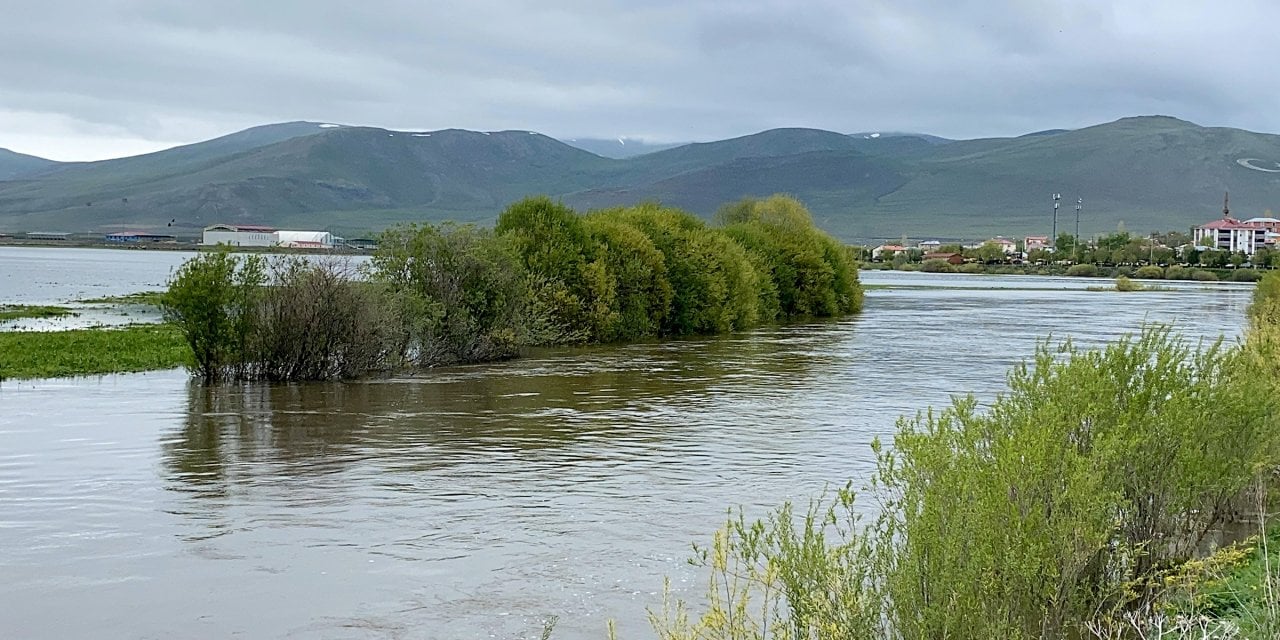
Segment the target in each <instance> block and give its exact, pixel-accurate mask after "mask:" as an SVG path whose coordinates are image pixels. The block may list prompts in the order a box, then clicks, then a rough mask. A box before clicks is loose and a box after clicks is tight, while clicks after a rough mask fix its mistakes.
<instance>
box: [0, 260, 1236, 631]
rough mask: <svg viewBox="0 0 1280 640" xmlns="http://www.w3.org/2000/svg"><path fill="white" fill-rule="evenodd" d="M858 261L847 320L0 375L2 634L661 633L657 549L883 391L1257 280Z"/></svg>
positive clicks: (1205, 305) (942, 393)
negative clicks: (347, 365)
mask: <svg viewBox="0 0 1280 640" xmlns="http://www.w3.org/2000/svg"><path fill="white" fill-rule="evenodd" d="M48 251H50V252H52V253H54V254H55V256H54V257H57V258H60V257H61V256H63V255H64V251H71V250H48ZM102 253H106V254H108V255H107V256H105V257H103V256H100V255H99V254H102ZM121 253H123V254H124V256H123V257H124V258H126V259H133V257H134V256H135V255H137V256H141V257H140V258H139V260H140V261H141V263H140V264H135V265H132V266H128V267H121V269H122V273H127V274H132V275H129V276H122V278H121V281H120V282H119V283H113V284H112V285H110V286H108V285H102V284H101V283H100V282H99V280H100V279H101V277H102V273H96V274H95V273H92V272H84V271H83V270H84V269H89V270H92V271H100V270H101V269H103V267H102V266H101V264H102V263H101V262H100V261H103V260H105V261H107V262H110V263H112V264H114V262H112V261H113V260H114V259H115V258H114V256H116V255H117V254H121ZM183 257H184V256H181V255H176V254H168V253H161V252H154V253H153V252H137V253H136V254H134V253H130V252H102V251H99V252H97V253H95V254H93V255H91V256H86V257H84V258H83V259H82V265H85V266H82V267H81V269H82V271H76V270H75V269H72V268H70V267H68V271H66V272H63V273H61V274H51V275H47V276H45V275H40V273H41V271H40V270H41V269H42V267H40V266H38V265H35V266H30V265H29V266H30V268H32V269H34V271H33V272H32V275H29V276H27V277H26V278H17V279H14V278H7V277H6V278H5V279H3V280H0V287H3V288H0V302H7V303H15V302H17V303H34V302H57V301H62V300H66V299H70V298H71V297H72V296H85V295H95V296H96V295H115V294H120V293H128V292H129V287H133V289H132V290H141V289H155V288H158V286H159V285H160V284H162V283H163V281H164V279H165V278H166V277H167V274H168V269H169V268H171V266H172V265H173V264H176V263H177V262H180V261H181V260H182V259H183ZM11 258H12V256H10V255H9V253H7V252H6V253H0V272H5V271H6V269H5V267H9V266H10V265H11V264H13V262H12V261H11ZM77 260H81V259H80V258H77ZM58 262H59V263H61V262H63V261H61V260H58ZM66 262H68V263H70V262H71V261H70V260H67V261H66ZM108 273H114V272H108ZM63 280H65V281H67V282H68V283H70V284H58V282H60V281H63ZM24 281H26V284H25V285H24V284H23V282H24ZM126 281H127V282H128V283H130V284H128V285H126V284H124V282H126ZM864 282H866V283H868V284H872V285H877V287H881V286H882V287H885V288H873V289H872V290H870V291H868V295H867V305H866V311H865V312H864V313H863V314H862V315H861V316H859V317H856V318H853V319H849V320H845V321H838V322H828V323H818V324H807V325H794V326H787V327H779V328H766V329H760V330H757V331H752V332H748V333H742V334H736V335H732V336H727V337H722V338H711V339H695V340H682V341H674V342H654V343H644V344H632V345H625V346H618V347H593V348H585V349H560V350H547V351H539V352H536V353H533V354H530V356H529V357H527V358H525V359H522V360H518V361H514V362H508V363H501V364H496V365H486V366H477V367H465V368H453V369H446V370H437V371H432V372H427V373H424V374H422V375H419V376H410V377H400V378H392V379H382V380H370V381H364V382H359V383H353V384H300V385H266V384H261V385H237V386H231V387H214V388H204V387H200V386H198V385H194V384H191V383H189V382H188V380H187V377H186V375H185V374H184V373H183V372H181V371H166V372H155V373H146V374H134V375H118V376H105V377H101V378H86V379H75V380H36V381H29V382H20V383H9V382H6V383H4V384H3V386H0V576H4V579H3V580H2V581H0V636H3V637H14V638H99V637H113V638H114V637H120V638H161V637H165V638H172V637H232V636H234V637H244V638H464V639H466V638H519V637H530V638H536V637H537V635H538V633H539V631H540V629H541V621H542V620H543V619H544V618H545V617H547V616H549V615H556V616H559V618H560V623H559V626H558V627H557V630H556V634H555V635H554V636H553V637H555V638H557V639H565V640H583V639H587V638H603V637H604V635H605V634H604V630H605V621H606V620H607V619H610V618H613V619H616V620H617V621H618V623H619V630H620V632H621V636H622V637H624V638H644V637H652V634H651V633H649V632H648V628H647V624H646V623H645V608H646V607H653V606H656V605H658V604H659V603H660V591H661V589H662V584H663V579H664V577H666V576H670V577H671V578H672V579H673V584H674V587H675V588H676V589H677V590H681V591H684V592H686V593H689V594H696V592H697V591H698V589H699V588H700V587H701V585H702V577H701V576H700V575H699V574H698V573H697V572H696V571H694V570H693V569H691V568H690V567H689V566H688V565H687V564H686V563H685V559H686V558H687V557H688V556H689V555H690V553H689V544H690V543H691V542H695V541H696V542H702V541H706V540H708V539H709V537H710V534H711V532H712V531H713V530H714V529H715V527H716V526H718V525H719V524H720V523H721V522H722V520H723V518H724V512H725V509H726V508H728V507H731V506H737V505H741V506H743V507H745V508H746V509H747V510H748V512H749V513H753V514H759V513H763V511H764V510H765V509H766V508H768V507H771V506H774V505H776V504H778V503H779V502H781V501H783V500H786V499H799V500H805V499H807V498H808V497H810V496H813V495H816V494H817V493H819V492H821V491H822V489H823V487H824V486H827V485H829V484H838V483H843V482H845V481H847V480H850V479H852V480H853V481H854V482H855V484H861V483H862V482H863V481H865V480H866V479H867V478H868V473H869V471H870V469H871V465H872V463H873V459H872V456H871V454H870V451H869V448H868V445H869V443H870V442H871V440H872V439H873V438H875V437H877V436H879V437H887V436H890V435H891V434H892V433H893V425H894V422H895V420H896V419H897V417H898V416H899V415H902V414H907V413H914V412H915V411H916V410H919V409H924V408H925V407H927V406H928V405H935V406H937V405H941V404H944V403H946V402H947V401H948V398H949V397H950V396H952V395H954V394H963V393H969V392H973V393H976V394H977V395H978V396H979V397H984V398H989V397H991V396H992V395H993V394H995V393H996V392H997V391H999V390H1000V389H1001V388H1002V387H1003V383H1004V375H1005V371H1006V370H1007V369H1008V367H1009V366H1010V365H1011V364H1013V363H1015V362H1017V361H1019V360H1021V359H1023V358H1025V357H1026V356H1028V355H1029V354H1030V353H1031V352H1032V350H1033V349H1034V347H1035V344H1036V342H1037V340H1040V339H1042V338H1043V337H1045V336H1047V335H1050V334H1052V335H1054V336H1056V337H1063V338H1065V337H1067V336H1070V337H1072V338H1073V339H1074V340H1076V341H1077V343H1079V344H1082V345H1095V344H1100V343H1102V342H1104V341H1106V340H1110V339H1113V338H1115V337H1118V336H1120V335H1122V334H1125V333H1127V332H1133V331H1135V330H1137V329H1138V328H1139V327H1140V326H1141V325H1142V323H1143V322H1149V321H1150V322H1156V321H1158V322H1168V323H1172V324H1174V325H1175V326H1176V327H1177V328H1178V329H1179V330H1180V331H1182V332H1183V333H1184V334H1186V335H1187V336H1190V337H1193V338H1200V337H1206V338H1211V339H1212V338H1216V337H1218V336H1220V335H1224V334H1225V335H1226V336H1227V337H1228V338H1229V339H1230V338H1232V337H1234V336H1235V335H1237V334H1238V333H1239V331H1240V329H1241V327H1242V325H1243V321H1244V319H1243V314H1244V309H1245V307H1246V305H1247V303H1248V298H1249V294H1250V289H1249V288H1248V287H1242V286H1232V285H1213V286H1207V287H1206V286H1204V285H1200V284H1190V283H1188V284H1179V285H1171V286H1174V287H1176V289H1174V290H1169V291H1154V292H1142V293H1132V294H1120V293H1115V292H1091V291H1086V290H1084V287H1086V286H1088V285H1098V284H1103V283H1100V282H1089V281H1078V280H1066V279H1049V278H1035V277H995V276H985V277H984V276H953V275H948V276H928V275H922V274H908V273H892V272H871V273H865V274H864ZM84 292H88V293H87V294H86V293H84Z"/></svg>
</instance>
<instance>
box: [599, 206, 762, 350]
mask: <svg viewBox="0 0 1280 640" xmlns="http://www.w3.org/2000/svg"><path fill="white" fill-rule="evenodd" d="M592 216H593V217H599V218H602V219H604V220H611V221H615V222H617V223H620V224H623V225H626V226H628V227H631V228H633V229H635V230H637V231H639V232H640V233H642V234H644V235H645V237H647V238H648V239H649V241H650V242H651V243H652V244H653V246H654V248H655V249H657V250H658V251H659V252H661V254H662V257H663V265H664V268H665V278H666V281H667V283H668V285H669V286H670V290H671V302H670V306H669V307H668V309H667V311H666V313H664V314H663V317H662V318H661V322H660V325H659V331H660V334H661V335H667V336H679V335H690V334H699V333H724V332H728V331H735V330H739V329H744V328H747V327H751V326H753V325H755V324H756V323H757V322H758V321H759V296H758V291H757V286H758V284H759V280H758V277H757V274H756V272H755V268H754V266H753V265H752V263H751V261H750V259H749V258H748V257H747V253H746V251H745V250H744V249H743V248H742V247H741V246H739V245H737V244H736V243H734V242H733V241H732V240H730V239H729V237H728V236H726V235H724V234H723V233H720V232H719V231H718V230H715V229H712V228H710V227H707V225H706V224H705V223H703V222H702V221H701V220H699V219H698V218H696V217H695V216H693V215H692V214H689V213H686V212H684V211H680V210H679V209H672V208H667V207H662V206H659V205H656V204H644V205H639V206H636V207H630V208H626V209H610V210H605V211H599V212H596V213H594V214H592Z"/></svg>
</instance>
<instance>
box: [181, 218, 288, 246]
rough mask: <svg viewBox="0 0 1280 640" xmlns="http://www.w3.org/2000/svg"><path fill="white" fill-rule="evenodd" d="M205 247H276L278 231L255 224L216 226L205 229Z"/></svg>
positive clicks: (202, 242) (202, 238) (202, 240)
mask: <svg viewBox="0 0 1280 640" xmlns="http://www.w3.org/2000/svg"><path fill="white" fill-rule="evenodd" d="M200 244H203V245H209V246H213V245H219V244H225V245H228V246H232V247H274V246H276V230H275V229H274V228H272V227H264V226H261V225H254V224H215V225H211V226H208V227H205V228H204V235H203V236H202V237H201V239H200Z"/></svg>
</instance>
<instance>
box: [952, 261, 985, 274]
mask: <svg viewBox="0 0 1280 640" xmlns="http://www.w3.org/2000/svg"><path fill="white" fill-rule="evenodd" d="M956 271H957V272H958V273H970V274H973V273H986V272H987V268H986V267H985V266H983V265H981V264H979V263H977V262H966V263H964V264H962V265H960V266H958V267H956Z"/></svg>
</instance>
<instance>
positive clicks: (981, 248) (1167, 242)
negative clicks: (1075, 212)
mask: <svg viewBox="0 0 1280 640" xmlns="http://www.w3.org/2000/svg"><path fill="white" fill-rule="evenodd" d="M860 249H861V251H862V253H863V255H862V259H863V261H864V262H873V263H890V264H893V265H894V266H902V265H907V264H918V265H924V266H926V267H934V268H926V269H925V270H931V271H938V270H945V269H943V268H942V265H952V266H955V267H958V266H961V265H965V264H985V265H992V264H1024V263H1030V264H1050V263H1058V264H1097V265H1108V266H1112V265H1160V266H1167V265H1172V264H1180V265H1182V266H1201V267H1207V268H1218V269H1225V268H1241V267H1253V268H1274V267H1280V219H1277V218H1272V217H1256V218H1249V219H1247V220H1239V219H1236V218H1235V217H1233V216H1232V215H1231V209H1230V206H1229V204H1228V203H1227V202H1225V201H1224V204H1223V208H1222V217H1221V218H1218V219H1216V220H1212V221H1210V222H1207V223H1205V224H1202V225H1199V226H1197V227H1194V228H1192V229H1191V230H1190V233H1183V232H1178V231H1170V232H1166V233H1153V234H1150V235H1146V236H1139V235H1133V234H1130V233H1128V232H1125V231H1119V232H1116V233H1112V234H1107V235H1102V236H1098V237H1095V238H1093V239H1090V240H1088V241H1083V240H1081V239H1079V238H1077V236H1075V235H1072V234H1069V233H1061V234H1059V235H1058V237H1057V238H1056V242H1055V241H1053V240H1051V239H1050V237H1049V236H1026V237H1023V238H1020V239H1010V238H1006V237H1003V236H996V237H994V238H991V239H989V240H986V241H984V242H979V243H959V242H944V241H941V240H923V241H920V242H916V243H909V242H906V241H903V242H899V243H885V244H881V245H879V246H876V247H870V248H867V247H863V248H860Z"/></svg>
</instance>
